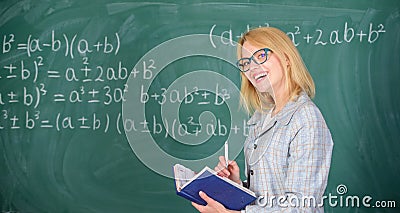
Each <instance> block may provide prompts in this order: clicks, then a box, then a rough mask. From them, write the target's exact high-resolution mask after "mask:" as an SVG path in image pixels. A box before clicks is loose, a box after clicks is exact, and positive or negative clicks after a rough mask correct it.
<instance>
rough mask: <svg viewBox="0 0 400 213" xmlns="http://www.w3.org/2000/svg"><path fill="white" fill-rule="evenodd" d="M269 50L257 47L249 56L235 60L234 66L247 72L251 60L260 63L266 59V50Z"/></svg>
mask: <svg viewBox="0 0 400 213" xmlns="http://www.w3.org/2000/svg"><path fill="white" fill-rule="evenodd" d="M269 51H271V50H270V49H268V48H263V49H259V50H257V51H256V52H254V53H253V55H252V56H251V57H250V58H241V59H239V60H238V61H237V62H236V66H237V67H238V68H239V70H240V71H242V72H247V71H249V69H250V63H251V61H253V62H254V63H256V64H258V65H260V64H263V63H264V62H266V61H267V60H268V52H269Z"/></svg>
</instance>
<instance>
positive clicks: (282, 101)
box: [271, 91, 289, 116]
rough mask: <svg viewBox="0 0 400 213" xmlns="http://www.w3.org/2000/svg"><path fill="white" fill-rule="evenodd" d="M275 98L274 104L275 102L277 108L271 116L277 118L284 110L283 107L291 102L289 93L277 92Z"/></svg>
mask: <svg viewBox="0 0 400 213" xmlns="http://www.w3.org/2000/svg"><path fill="white" fill-rule="evenodd" d="M273 98H274V102H275V107H274V109H273V111H272V114H271V115H272V116H275V115H276V114H278V113H279V112H280V111H281V110H282V109H283V107H284V106H285V105H286V103H287V102H288V101H289V92H287V91H276V92H275V96H274V97H273Z"/></svg>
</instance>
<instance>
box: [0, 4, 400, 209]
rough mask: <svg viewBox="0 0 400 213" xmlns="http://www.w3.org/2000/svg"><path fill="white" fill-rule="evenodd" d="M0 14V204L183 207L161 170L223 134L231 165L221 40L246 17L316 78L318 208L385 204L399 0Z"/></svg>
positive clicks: (395, 120)
mask: <svg viewBox="0 0 400 213" xmlns="http://www.w3.org/2000/svg"><path fill="white" fill-rule="evenodd" d="M0 11H1V15H0V36H1V42H0V44H1V49H0V152H1V155H0V171H1V175H0V208H1V212H85V213H87V212H196V211H195V209H194V208H193V207H192V206H191V204H190V202H188V201H187V200H185V199H183V198H181V197H179V196H176V194H175V189H174V182H173V180H172V179H171V176H172V168H171V166H172V164H174V163H182V164H184V165H185V166H188V167H191V168H193V169H199V168H202V167H203V166H205V165H208V166H210V167H213V166H214V165H215V163H216V156H218V155H220V154H222V148H223V144H224V142H225V141H226V140H228V141H229V142H230V144H231V147H232V148H231V149H230V153H229V154H230V156H232V158H233V157H235V159H236V160H237V162H238V163H239V165H240V167H241V168H242V171H243V169H244V162H243V152H241V146H242V145H243V144H242V143H243V142H244V139H245V137H246V135H247V129H246V126H245V125H244V124H245V121H246V119H248V116H247V115H246V114H245V113H244V112H243V110H241V109H240V107H239V104H238V100H239V92H238V91H239V90H238V88H239V86H240V77H239V73H238V71H237V70H236V69H235V66H234V64H233V63H234V60H235V41H237V40H238V37H239V36H240V35H241V33H243V32H245V31H247V30H248V29H249V28H254V27H259V26H274V27H278V28H280V29H282V30H283V31H285V32H286V33H287V34H288V35H289V37H290V38H291V39H292V40H293V42H294V43H295V45H297V47H298V49H299V51H300V53H301V55H302V56H303V59H304V61H305V63H306V65H307V67H308V68H309V71H310V73H311V75H312V76H313V78H314V81H315V83H316V91H317V93H316V97H315V99H314V101H315V103H316V104H317V105H318V106H319V108H320V109H321V111H322V113H323V115H324V117H325V119H326V122H327V124H328V126H329V128H330V130H331V132H332V136H333V139H334V142H335V146H334V152H333V158H332V165H331V171H330V175H329V181H328V186H327V189H326V192H325V194H326V196H327V199H326V200H325V203H324V204H325V211H326V212H398V207H397V208H393V207H391V206H393V204H395V205H396V206H399V205H400V196H399V191H400V183H399V182H398V177H399V175H400V167H399V166H398V162H399V161H400V155H399V154H398V153H399V151H400V144H399V143H398V142H399V138H400V131H399V130H400V96H399V94H400V87H399V85H400V54H399V49H400V2H399V1H397V0H386V1H378V0H372V1H371V0H354V1H344V0H340V1H317V0H313V1H305V0H304V1H303V0H296V1H289V0H283V1H282V0H280V1H276V0H271V1H246V3H243V2H240V1H237V0H231V1H208V0H201V1H197V0H196V1H180V2H178V1H172V0H169V1H164V0H162V1H157V2H151V1H145V2H137V1H131V2H129V1H115V0H104V1H77V0H71V1H54V0H47V1H13V0H7V1H1V2H0ZM242 176H244V174H242ZM334 196H336V199H331V200H329V197H331V198H332V197H334ZM352 196H358V197H359V206H358V207H357V206H350V205H351V203H348V201H349V199H347V198H351V199H352V198H353V197H352ZM365 197H366V200H367V201H368V202H367V203H366V204H369V205H370V206H368V205H364V203H362V201H363V199H364V198H365ZM369 197H371V199H370V200H368V199H369ZM364 201H365V200H364ZM376 201H378V202H376ZM346 202H347V203H346ZM354 204H355V205H356V204H357V203H354ZM378 205H380V206H381V207H382V206H384V207H386V208H378V207H379V206H378Z"/></svg>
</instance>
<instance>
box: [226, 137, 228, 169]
mask: <svg viewBox="0 0 400 213" xmlns="http://www.w3.org/2000/svg"><path fill="white" fill-rule="evenodd" d="M225 167H226V168H228V141H226V142H225Z"/></svg>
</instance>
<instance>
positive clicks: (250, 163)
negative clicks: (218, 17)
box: [192, 27, 333, 212]
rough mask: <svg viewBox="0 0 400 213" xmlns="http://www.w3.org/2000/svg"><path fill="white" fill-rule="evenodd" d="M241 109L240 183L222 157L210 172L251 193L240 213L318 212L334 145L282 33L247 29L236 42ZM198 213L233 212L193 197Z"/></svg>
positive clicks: (311, 88)
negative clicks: (244, 127)
mask: <svg viewBox="0 0 400 213" xmlns="http://www.w3.org/2000/svg"><path fill="white" fill-rule="evenodd" d="M238 58H239V60H238V62H237V65H238V68H239V70H240V71H241V78H242V83H241V84H242V85H241V93H242V104H243V105H244V106H245V108H246V110H247V111H248V112H249V113H252V114H253V115H252V117H251V118H250V120H249V121H248V123H247V124H248V125H249V136H248V138H247V140H246V141H245V144H244V154H245V160H246V161H245V162H246V163H245V164H246V169H245V170H246V174H247V181H245V182H243V183H242V182H241V180H240V174H239V167H238V165H237V164H236V162H235V161H229V166H228V168H225V166H224V165H225V159H224V157H223V156H221V157H220V158H219V159H220V162H219V163H218V165H217V166H216V168H215V170H216V171H217V172H218V174H219V175H220V176H224V177H228V178H229V179H231V180H233V181H235V182H237V183H239V184H243V185H245V186H246V187H249V189H250V190H252V191H254V192H255V193H256V195H257V196H258V199H257V201H256V202H254V203H253V204H251V205H248V206H246V209H245V210H243V211H242V212H272V211H278V212H281V211H283V212H323V211H324V209H323V206H322V204H323V198H322V196H323V193H324V191H325V188H326V185H327V181H328V174H329V168H330V162H331V155H332V148H333V141H332V137H331V134H330V132H329V129H328V127H327V125H326V123H325V120H324V118H323V116H322V114H321V112H320V111H319V109H318V108H317V106H316V105H315V104H314V103H313V102H312V101H311V100H310V98H312V97H314V93H315V86H314V82H313V80H312V78H311V76H310V74H309V72H308V71H307V68H306V67H305V65H304V63H303V61H302V59H301V57H300V55H299V53H298V51H297V49H296V47H295V46H294V45H293V43H292V41H291V40H290V39H289V37H288V36H287V35H286V34H285V33H284V32H282V31H280V30H278V29H276V28H271V27H264V28H257V29H253V30H251V31H249V32H247V33H246V34H244V35H243V36H242V38H241V39H240V40H239V45H238ZM200 196H201V197H202V198H203V199H204V200H205V201H206V202H207V206H202V205H198V204H196V203H192V205H193V206H194V207H195V208H197V209H198V210H199V211H200V212H235V211H232V210H229V209H225V207H224V206H223V205H221V204H220V203H218V202H217V201H215V200H213V199H212V198H210V197H208V196H207V195H206V194H205V193H203V192H200Z"/></svg>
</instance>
